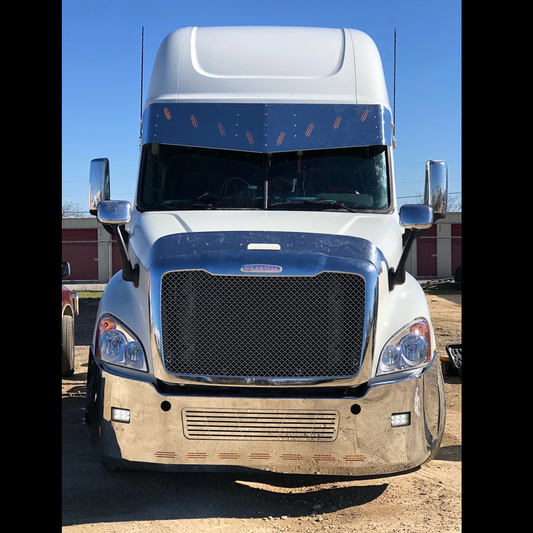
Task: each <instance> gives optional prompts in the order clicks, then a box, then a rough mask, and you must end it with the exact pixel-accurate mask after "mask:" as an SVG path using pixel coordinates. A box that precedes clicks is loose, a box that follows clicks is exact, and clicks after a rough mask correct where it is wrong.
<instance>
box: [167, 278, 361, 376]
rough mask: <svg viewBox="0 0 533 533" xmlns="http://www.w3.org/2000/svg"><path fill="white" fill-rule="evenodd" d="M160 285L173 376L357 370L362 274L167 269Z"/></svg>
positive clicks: (343, 373) (328, 373) (352, 372)
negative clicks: (285, 274)
mask: <svg viewBox="0 0 533 533" xmlns="http://www.w3.org/2000/svg"><path fill="white" fill-rule="evenodd" d="M161 291H162V294H161V321H162V336H163V342H162V347H163V361H164V365H165V368H166V370H167V372H169V373H171V374H183V375H205V376H221V377H225V376H227V377H265V378H269V377H270V378H279V377H286V378H299V377H341V376H353V375H355V374H357V372H358V371H359V366H360V362H361V353H362V344H363V330H364V311H365V305H364V304H365V280H364V278H363V277H362V276H359V275H356V274H345V273H337V272H322V273H321V274H318V275H316V276H307V277H304V276H302V277H282V276H275V275H272V276H253V275H252V276H221V275H211V274H209V273H208V272H205V271H203V270H186V271H172V272H167V273H166V274H164V275H163V277H162V286H161Z"/></svg>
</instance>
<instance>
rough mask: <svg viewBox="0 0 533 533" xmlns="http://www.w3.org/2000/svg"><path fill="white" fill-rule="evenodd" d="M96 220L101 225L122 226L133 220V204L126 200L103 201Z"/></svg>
mask: <svg viewBox="0 0 533 533" xmlns="http://www.w3.org/2000/svg"><path fill="white" fill-rule="evenodd" d="M96 218H97V219H98V222H100V223H101V224H109V225H113V226H121V225H122V224H127V223H128V222H129V221H130V220H131V204H130V203H129V202H128V201H126V200H102V201H101V202H99V203H98V207H97V214H96Z"/></svg>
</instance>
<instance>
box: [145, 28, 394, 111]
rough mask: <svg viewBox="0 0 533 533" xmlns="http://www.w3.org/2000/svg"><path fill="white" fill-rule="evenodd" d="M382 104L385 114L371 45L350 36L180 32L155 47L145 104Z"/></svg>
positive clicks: (300, 31) (334, 32) (295, 31)
mask: <svg viewBox="0 0 533 533" xmlns="http://www.w3.org/2000/svg"><path fill="white" fill-rule="evenodd" d="M178 101H189V102H214V101H217V102H246V103H247V102H255V103H265V104H268V103H336V104H381V105H384V106H386V107H387V108H388V109H390V105H389V99H388V94H387V88H386V85H385V78H384V75H383V68H382V64H381V57H380V55H379V52H378V50H377V47H376V45H375V43H374V41H373V40H372V39H371V38H370V37H369V36H368V35H367V34H365V33H363V32H361V31H358V30H353V29H333V28H303V27H273V26H265V27H263V26H235V27H211V28H197V27H189V28H182V29H179V30H176V31H174V32H172V33H171V34H170V35H168V36H167V37H166V38H165V39H164V41H163V42H162V43H161V46H160V47H159V50H158V52H157V56H156V59H155V62H154V67H153V71H152V77H151V81H150V87H149V89H148V95H147V99H146V103H145V107H147V106H148V105H150V104H152V103H155V102H158V103H167V102H168V103H171V102H178Z"/></svg>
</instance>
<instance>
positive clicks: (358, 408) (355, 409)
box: [350, 403, 361, 415]
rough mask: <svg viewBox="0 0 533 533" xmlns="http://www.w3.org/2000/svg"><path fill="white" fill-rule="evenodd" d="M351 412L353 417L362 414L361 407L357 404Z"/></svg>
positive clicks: (352, 407)
mask: <svg viewBox="0 0 533 533" xmlns="http://www.w3.org/2000/svg"><path fill="white" fill-rule="evenodd" d="M350 411H351V412H352V414H353V415H358V414H359V413H360V412H361V406H360V405H358V404H356V403H354V404H353V405H352V406H351V407H350Z"/></svg>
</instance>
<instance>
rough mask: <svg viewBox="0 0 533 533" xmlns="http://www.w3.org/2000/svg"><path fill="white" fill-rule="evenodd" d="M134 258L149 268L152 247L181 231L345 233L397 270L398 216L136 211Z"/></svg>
mask: <svg viewBox="0 0 533 533" xmlns="http://www.w3.org/2000/svg"><path fill="white" fill-rule="evenodd" d="M126 229H127V230H128V231H129V234H130V246H131V248H132V250H133V252H134V253H135V255H136V256H137V258H138V260H139V261H140V262H141V264H142V265H143V266H144V267H145V268H149V266H150V265H148V257H149V254H150V250H151V248H152V245H153V244H154V243H155V242H156V241H157V240H158V239H160V238H161V237H165V236H167V235H174V234H180V233H196V232H210V231H216V232H224V231H228V232H229V231H231V232H235V231H254V232H263V231H264V232H266V233H268V232H272V231H277V232H279V231H282V232H295V233H320V234H328V235H339V236H342V235H346V236H349V237H359V238H362V239H366V240H368V241H370V242H371V243H372V244H374V246H376V248H377V249H378V250H379V251H380V252H381V254H382V256H383V257H384V259H385V260H386V261H387V263H388V265H389V266H393V267H396V265H397V263H398V261H399V258H400V255H401V244H402V239H401V235H402V233H403V231H402V229H401V227H400V225H399V222H398V215H397V214H396V213H393V214H386V215H384V214H373V213H344V212H330V211H328V212H316V211H314V212H306V211H236V210H231V211H186V212H184V211H180V212H176V211H165V212H145V213H139V212H135V213H134V216H133V219H132V221H131V222H130V224H129V225H128V226H127V228H126Z"/></svg>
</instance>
